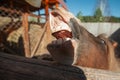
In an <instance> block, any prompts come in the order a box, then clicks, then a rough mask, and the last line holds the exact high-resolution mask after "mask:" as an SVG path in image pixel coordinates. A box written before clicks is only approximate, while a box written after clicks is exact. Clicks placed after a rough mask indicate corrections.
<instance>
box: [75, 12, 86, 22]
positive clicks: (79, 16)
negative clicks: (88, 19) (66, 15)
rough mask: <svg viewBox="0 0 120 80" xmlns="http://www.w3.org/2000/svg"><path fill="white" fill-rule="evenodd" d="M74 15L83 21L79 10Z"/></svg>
mask: <svg viewBox="0 0 120 80" xmlns="http://www.w3.org/2000/svg"><path fill="white" fill-rule="evenodd" d="M76 17H77V18H78V19H80V20H81V21H84V20H83V16H82V12H81V11H79V12H78V13H77V15H76Z"/></svg>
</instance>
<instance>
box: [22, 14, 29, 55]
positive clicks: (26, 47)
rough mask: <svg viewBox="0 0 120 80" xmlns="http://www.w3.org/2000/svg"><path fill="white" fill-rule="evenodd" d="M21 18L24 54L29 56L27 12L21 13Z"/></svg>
mask: <svg viewBox="0 0 120 80" xmlns="http://www.w3.org/2000/svg"><path fill="white" fill-rule="evenodd" d="M22 18H23V20H22V26H23V27H24V33H23V41H24V50H25V56H26V57H31V53H30V44H29V34H28V13H23V14H22Z"/></svg>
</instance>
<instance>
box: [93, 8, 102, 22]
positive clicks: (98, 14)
mask: <svg viewBox="0 0 120 80" xmlns="http://www.w3.org/2000/svg"><path fill="white" fill-rule="evenodd" d="M94 17H95V19H96V22H103V21H104V18H103V15H102V11H101V9H100V8H97V9H96V11H95V13H94Z"/></svg>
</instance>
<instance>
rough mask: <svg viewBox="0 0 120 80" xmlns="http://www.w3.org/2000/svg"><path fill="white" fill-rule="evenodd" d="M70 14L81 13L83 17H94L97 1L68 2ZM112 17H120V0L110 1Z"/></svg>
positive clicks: (73, 0) (74, 0) (72, 0)
mask: <svg viewBox="0 0 120 80" xmlns="http://www.w3.org/2000/svg"><path fill="white" fill-rule="evenodd" d="M66 1H67V2H66V5H67V7H68V9H69V11H70V12H72V13H73V14H74V15H76V14H77V13H78V12H79V11H81V12H82V15H85V16H86V15H93V14H94V11H95V7H96V5H97V0H66ZM108 5H109V10H110V15H112V16H116V17H120V0H108Z"/></svg>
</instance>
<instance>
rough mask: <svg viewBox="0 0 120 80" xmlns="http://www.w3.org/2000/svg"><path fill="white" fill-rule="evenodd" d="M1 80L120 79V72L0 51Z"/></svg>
mask: <svg viewBox="0 0 120 80" xmlns="http://www.w3.org/2000/svg"><path fill="white" fill-rule="evenodd" d="M0 64H1V66H0V79H1V80H120V73H115V72H111V71H105V70H98V69H90V68H82V67H75V66H67V65H60V64H59V65H58V64H53V63H52V62H50V61H43V60H39V59H30V58H25V57H20V56H15V55H10V54H6V53H0Z"/></svg>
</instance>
